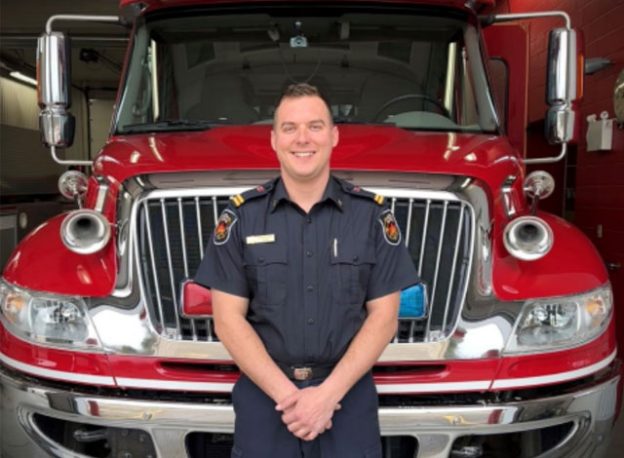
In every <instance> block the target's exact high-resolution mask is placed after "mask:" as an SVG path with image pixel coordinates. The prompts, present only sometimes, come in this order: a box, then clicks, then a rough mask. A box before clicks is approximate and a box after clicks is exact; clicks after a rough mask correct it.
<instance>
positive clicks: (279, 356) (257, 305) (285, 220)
mask: <svg viewBox="0 0 624 458" xmlns="http://www.w3.org/2000/svg"><path fill="white" fill-rule="evenodd" d="M374 197H375V196H374V195H373V194H371V193H369V192H367V191H364V190H361V189H360V188H358V187H355V186H353V185H352V184H350V183H347V182H344V181H342V180H338V179H336V178H334V177H331V178H330V180H329V183H328V185H327V188H326V190H325V192H324V195H323V198H322V199H321V201H320V202H318V203H317V204H315V205H314V207H312V209H311V210H310V212H309V213H307V214H306V213H305V212H304V211H303V210H302V209H301V208H300V207H299V206H297V205H296V204H295V203H293V202H291V201H290V200H289V198H288V194H287V193H286V189H285V188H284V185H283V183H282V181H281V180H280V179H279V178H278V179H276V180H273V181H271V182H269V183H267V184H265V185H264V186H260V187H258V188H256V189H254V190H251V191H248V192H246V193H244V194H243V195H242V197H240V196H237V197H235V198H234V199H233V201H234V203H235V204H238V205H239V206H238V207H236V205H230V206H229V207H228V208H227V209H226V210H225V211H224V212H223V213H222V214H221V216H220V218H219V222H218V224H217V227H216V229H215V232H214V233H213V235H212V241H211V243H210V244H209V248H208V249H207V251H206V255H205V256H204V259H203V260H202V262H201V264H200V266H199V270H198V271H197V274H196V276H195V281H196V282H197V283H200V284H202V285H204V286H207V287H210V288H214V289H217V290H220V291H224V292H227V293H230V294H234V295H236V296H241V297H245V298H248V299H249V300H250V303H249V309H248V313H247V319H248V321H249V322H250V323H251V325H252V327H253V328H254V329H255V331H256V332H257V333H258V335H259V336H260V339H261V340H262V342H263V343H264V345H265V346H266V349H267V351H268V353H269V354H270V355H271V357H272V358H273V359H274V360H275V361H277V362H278V363H282V364H328V363H330V364H331V363H336V362H338V360H340V358H341V357H342V355H343V354H344V353H345V351H346V350H347V347H348V346H349V343H350V342H351V339H353V337H354V336H355V334H356V333H357V332H358V330H359V329H360V327H361V326H362V323H363V322H364V319H365V318H366V309H365V303H366V301H370V300H372V299H376V298H379V297H382V296H385V295H387V294H390V293H392V292H395V291H399V290H401V289H404V288H406V287H408V286H411V285H413V284H415V283H417V282H418V276H417V273H416V270H415V268H414V264H413V262H412V260H411V258H410V255H409V253H408V251H407V249H406V248H405V243H404V241H403V240H402V238H401V234H400V231H399V228H398V226H397V225H396V221H395V220H394V217H393V216H392V214H391V212H390V210H389V209H388V207H387V206H386V205H381V204H380V202H381V199H380V198H379V197H378V198H377V201H376V200H375V198H374Z"/></svg>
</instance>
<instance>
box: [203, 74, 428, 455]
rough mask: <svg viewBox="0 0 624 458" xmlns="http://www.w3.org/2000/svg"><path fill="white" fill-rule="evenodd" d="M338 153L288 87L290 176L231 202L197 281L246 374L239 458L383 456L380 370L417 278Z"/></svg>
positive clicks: (279, 113) (317, 100) (386, 217)
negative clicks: (341, 173) (342, 169)
mask: <svg viewBox="0 0 624 458" xmlns="http://www.w3.org/2000/svg"><path fill="white" fill-rule="evenodd" d="M337 143H338V130H337V128H336V126H335V125H334V124H333V122H332V120H331V115H330V111H329V108H328V104H327V102H326V101H325V100H324V99H323V98H322V97H321V96H320V94H319V93H318V91H317V90H316V88H314V87H313V86H309V85H307V84H297V85H292V86H290V87H289V88H288V89H287V91H286V92H285V93H284V95H283V97H282V99H281V101H280V103H279V105H278V108H277V110H276V114H275V120H274V125H273V131H272V133H271V144H272V146H273V149H274V150H275V151H276V153H277V157H278V159H279V161H280V172H281V173H280V177H279V178H277V179H275V180H272V181H270V182H268V183H266V184H264V185H262V186H259V187H257V188H255V189H252V190H250V191H248V192H246V193H243V194H241V195H237V196H234V197H233V198H232V200H231V205H230V206H229V207H228V208H227V209H226V210H224V211H223V213H222V214H221V216H220V218H219V220H218V223H217V225H216V227H215V231H214V234H213V236H212V243H210V244H209V245H210V247H209V249H208V250H207V253H206V255H205V257H204V259H203V261H202V263H201V265H200V267H199V270H198V272H197V274H196V277H195V281H196V282H198V283H200V284H202V285H204V286H207V287H210V288H212V297H213V313H214V320H215V327H216V331H217V334H218V336H219V338H220V339H221V341H222V342H223V344H224V345H225V347H226V348H227V349H228V351H229V352H230V354H231V355H232V358H233V359H234V361H235V362H236V363H237V365H238V366H239V368H240V369H241V371H242V373H243V375H242V376H241V377H240V379H239V381H238V382H237V383H236V385H235V386H234V390H233V392H232V401H233V404H234V411H235V414H236V421H235V433H234V446H233V449H232V456H233V457H241V456H242V457H254V458H294V457H322V458H349V457H381V443H380V439H379V436H380V433H379V422H378V418H377V407H378V399H377V393H376V390H375V386H374V383H373V379H372V375H371V367H372V366H373V364H374V363H375V361H376V360H377V358H378V357H379V355H380V354H381V352H382V351H383V349H384V348H385V346H386V345H387V344H388V342H390V340H391V339H392V337H393V336H394V333H395V332H396V325H397V314H398V307H399V301H400V290H401V289H404V288H406V287H408V286H411V285H413V284H415V283H417V282H418V278H417V275H416V272H415V269H414V265H413V263H412V260H411V259H410V256H409V254H408V252H407V249H406V248H405V246H404V243H402V239H401V233H400V231H399V228H398V226H397V224H396V221H395V219H394V217H393V215H392V213H391V211H390V210H389V208H388V207H387V205H386V203H385V202H384V199H383V197H381V196H377V195H374V194H372V193H369V192H367V191H364V190H362V189H360V188H359V187H357V186H354V185H352V184H350V183H348V182H345V181H342V180H339V179H337V178H335V177H333V176H332V175H331V174H330V170H329V159H330V155H331V151H332V149H333V147H334V146H336V144H337Z"/></svg>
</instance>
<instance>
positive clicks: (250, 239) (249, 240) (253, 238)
mask: <svg viewBox="0 0 624 458" xmlns="http://www.w3.org/2000/svg"><path fill="white" fill-rule="evenodd" d="M273 242H275V234H262V235H248V236H247V237H245V243H246V244H247V245H256V244H258V243H273Z"/></svg>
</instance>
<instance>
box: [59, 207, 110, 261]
mask: <svg viewBox="0 0 624 458" xmlns="http://www.w3.org/2000/svg"><path fill="white" fill-rule="evenodd" d="M110 226H111V225H110V223H109V222H108V220H107V219H106V218H105V217H104V216H103V215H102V214H101V213H99V212H96V211H95V210H89V209H83V210H74V211H73V212H71V213H69V214H68V215H67V216H66V217H65V219H64V220H63V223H62V224H61V240H63V243H64V244H65V246H66V247H67V248H68V249H70V250H71V251H73V252H74V253H78V254H92V253H96V252H98V251H100V250H101V249H102V248H104V247H105V246H106V244H107V243H108V241H109V240H110V238H111V227H110Z"/></svg>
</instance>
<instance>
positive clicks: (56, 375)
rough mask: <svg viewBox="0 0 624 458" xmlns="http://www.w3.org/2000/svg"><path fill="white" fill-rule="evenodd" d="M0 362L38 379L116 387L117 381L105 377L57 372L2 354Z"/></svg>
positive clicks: (0, 354)
mask: <svg viewBox="0 0 624 458" xmlns="http://www.w3.org/2000/svg"><path fill="white" fill-rule="evenodd" d="M0 361H2V362H3V363H4V364H6V365H7V366H10V367H12V368H14V369H17V370H19V371H22V372H26V373H27V374H32V375H36V376H38V377H45V378H50V379H54V380H61V381H63V382H75V383H91V384H94V385H106V386H115V379H114V378H113V377H108V376H105V375H92V374H85V373H82V372H67V371H57V370H54V369H46V368H44V367H40V366H33V365H32V364H27V363H23V362H21V361H17V360H16V359H13V358H11V357H10V356H7V355H5V354H4V353H2V352H0Z"/></svg>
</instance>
